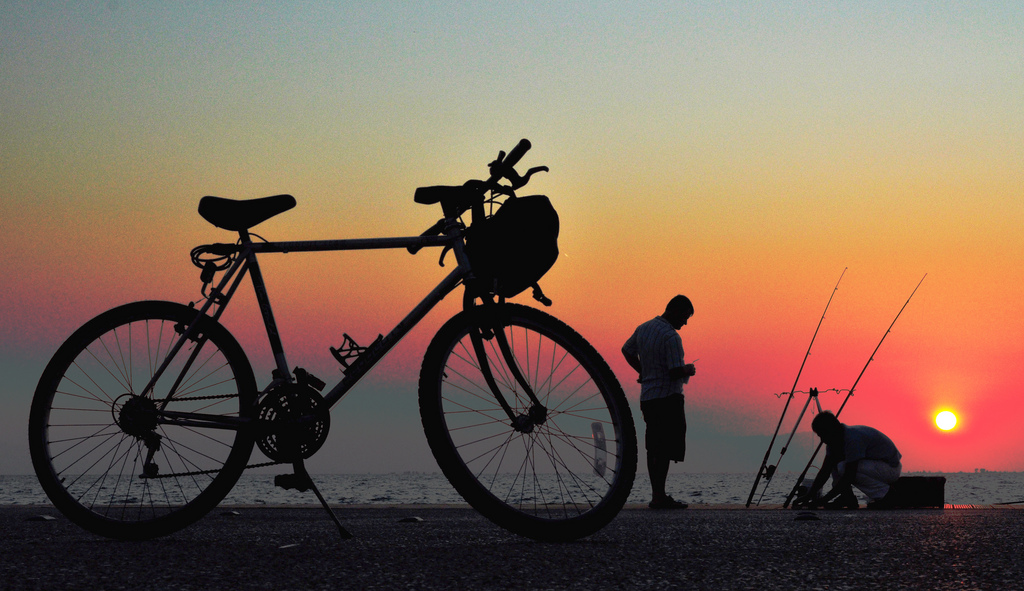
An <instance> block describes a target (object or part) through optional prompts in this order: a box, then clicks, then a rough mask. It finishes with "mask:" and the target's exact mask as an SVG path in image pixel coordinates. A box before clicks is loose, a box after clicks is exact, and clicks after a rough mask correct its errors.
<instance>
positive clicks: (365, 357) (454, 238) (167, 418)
mask: <svg viewBox="0 0 1024 591" xmlns="http://www.w3.org/2000/svg"><path fill="white" fill-rule="evenodd" d="M239 236H240V240H239V242H238V244H236V245H226V244H225V245H221V246H223V247H224V250H225V251H229V250H233V251H234V252H235V253H237V256H236V257H235V260H234V262H233V263H232V264H231V266H230V267H229V268H228V269H227V271H226V272H225V273H224V276H223V277H222V278H221V280H220V282H219V283H218V285H217V286H216V287H215V288H213V289H212V290H211V293H210V294H209V296H208V297H207V298H206V302H205V303H204V304H203V305H202V306H201V307H199V308H198V309H197V313H196V314H197V315H196V318H197V319H199V318H202V317H203V316H204V315H207V314H208V313H209V312H210V311H211V308H213V307H214V306H216V308H215V309H214V310H213V313H212V314H209V317H210V318H212V319H213V320H214V321H217V320H219V318H220V316H221V314H223V312H224V310H225V308H226V307H227V304H228V303H229V302H230V300H231V297H232V296H233V295H234V293H235V291H236V290H237V289H238V286H239V285H240V284H241V283H242V281H243V280H244V278H245V275H246V274H247V273H248V274H249V275H250V276H251V278H252V284H253V290H254V291H255V294H256V301H257V303H258V305H259V309H260V314H261V316H262V318H263V323H264V326H265V328H266V331H267V338H268V340H269V342H270V348H271V351H272V352H273V355H274V361H275V365H276V369H275V370H274V372H273V376H274V380H273V381H272V382H271V384H270V385H269V386H268V387H267V388H266V390H269V389H270V388H271V387H273V386H275V385H277V384H279V383H282V382H289V383H290V382H292V381H294V379H293V377H292V375H291V371H290V370H289V366H288V361H287V359H286V357H285V352H284V346H283V344H282V342H281V337H280V334H279V333H278V330H277V323H276V321H275V320H274V313H273V309H272V308H271V304H270V298H269V296H268V294H267V289H266V284H265V282H264V280H263V275H262V273H261V272H260V267H259V262H258V261H257V255H258V254H264V253H268V254H269V253H290V252H325V251H344V250H379V249H398V248H426V247H437V246H441V247H446V248H451V249H452V251H453V252H454V254H455V258H456V261H457V263H458V264H457V265H456V267H455V269H453V270H452V271H451V272H449V273H448V275H447V276H446V277H445V278H444V279H442V280H441V282H440V283H439V284H438V285H437V286H436V287H435V288H434V289H433V290H431V292H430V293H428V294H427V296H426V297H425V298H424V299H423V300H422V301H421V302H420V303H419V304H417V305H416V307H414V308H413V309H412V311H411V312H409V313H408V314H407V315H406V316H405V318H403V319H402V320H401V321H400V322H399V323H398V324H397V325H396V326H395V327H394V328H393V329H392V330H391V331H390V332H389V333H388V334H387V335H386V336H384V337H383V339H381V340H380V341H379V342H378V343H376V344H375V345H374V346H372V347H371V348H369V349H367V350H366V351H364V352H363V353H362V354H361V355H360V356H359V359H358V360H357V361H356V362H355V363H353V364H352V365H350V366H349V367H348V368H347V370H346V372H345V377H344V378H342V380H341V381H340V382H338V384H337V385H335V386H334V387H333V388H332V389H331V390H330V391H329V392H328V393H327V394H326V395H324V400H325V401H326V403H327V405H328V408H333V407H334V405H335V404H337V403H338V402H339V401H340V400H341V398H342V397H343V396H344V395H345V394H346V393H348V391H349V390H351V389H352V387H353V386H354V385H355V384H356V383H358V382H359V380H360V379H361V378H362V377H363V376H364V375H366V373H368V372H369V371H370V370H371V369H373V367H374V366H375V365H376V363H377V362H378V361H380V360H381V359H382V358H383V357H384V356H385V355H386V354H387V353H388V352H389V351H390V350H391V349H392V348H393V347H394V346H395V345H397V344H398V342H399V341H401V340H402V338H403V337H404V336H405V335H406V334H408V333H409V331H410V330H412V328H413V327H414V326H416V324H418V323H419V321H420V320H422V319H423V317H424V316H426V315H427V313H429V312H430V310H432V309H433V308H434V306H436V305H437V304H438V302H440V301H441V300H443V299H444V298H445V297H447V296H448V295H449V294H450V293H451V292H452V291H454V290H455V288H456V287H458V286H459V284H460V283H462V282H463V280H464V279H465V278H466V277H468V276H469V274H470V272H471V268H470V265H469V262H468V259H467V258H466V255H465V252H464V250H463V241H462V238H463V235H462V231H461V230H454V231H452V232H449V233H447V234H445V235H443V236H409V237H397V238H353V239H338V240H301V241H290V242H253V241H252V239H251V238H250V236H249V233H248V232H247V231H244V230H243V231H241V232H239ZM197 326H198V323H195V322H194V323H192V325H190V326H189V327H188V328H187V329H186V330H185V331H184V332H183V333H182V335H181V337H180V338H179V339H178V342H177V343H176V344H175V345H174V347H173V348H172V350H171V351H170V352H169V354H168V355H167V360H165V361H164V363H163V365H162V366H161V367H160V368H159V369H158V370H157V372H156V373H155V374H154V376H153V378H152V379H151V380H150V382H149V384H147V385H146V388H145V389H144V390H143V395H145V394H147V393H149V392H150V391H151V390H152V388H153V385H154V384H155V383H156V382H157V380H158V379H159V378H160V376H161V374H163V372H164V370H165V369H166V367H167V365H168V364H169V363H170V359H171V358H173V357H174V356H175V355H176V354H177V352H178V351H179V350H180V349H181V347H182V346H184V344H185V342H186V341H188V340H199V339H201V336H200V335H195V332H196V327H197ZM200 348H201V346H200V347H196V349H195V350H194V351H193V352H192V355H191V356H190V358H189V360H188V361H187V362H186V364H185V367H184V369H183V370H182V372H181V374H180V375H179V377H178V381H177V382H176V383H175V384H174V385H173V386H172V388H171V389H170V391H169V392H168V395H167V398H165V399H164V400H163V402H164V404H163V405H161V409H160V412H159V418H158V420H159V421H160V422H163V423H170V424H175V425H193V426H201V427H205V428H224V429H237V428H239V427H240V426H242V425H244V424H248V423H250V422H252V421H251V420H249V419H245V418H239V417H220V416H212V415H211V416H204V415H198V414H196V413H178V412H174V411H168V410H166V409H165V408H164V407H166V404H167V402H169V401H170V399H171V398H173V396H174V393H175V391H176V390H177V388H178V385H179V382H180V381H181V379H182V378H183V377H184V375H185V374H186V373H187V372H188V369H189V367H190V366H191V364H192V362H193V361H194V360H195V358H196V357H197V356H198V352H199V349H200Z"/></svg>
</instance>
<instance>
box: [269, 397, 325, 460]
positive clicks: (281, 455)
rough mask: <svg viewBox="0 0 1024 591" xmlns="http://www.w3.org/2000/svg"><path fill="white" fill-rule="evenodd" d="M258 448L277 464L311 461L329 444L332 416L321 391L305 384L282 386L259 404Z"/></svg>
mask: <svg viewBox="0 0 1024 591" xmlns="http://www.w3.org/2000/svg"><path fill="white" fill-rule="evenodd" d="M258 417H259V422H260V424H261V425H262V428H261V434H260V436H259V437H258V438H257V439H256V445H257V446H259V448H260V451H262V452H263V454H264V455H265V456H267V457H268V458H270V459H271V460H274V461H275V462H296V461H299V460H304V459H307V458H310V457H312V456H313V454H315V453H316V452H317V451H318V450H319V449H320V448H321V447H322V446H323V444H324V442H325V441H327V433H328V431H329V430H330V427H331V414H330V409H329V408H328V407H327V404H326V403H324V399H323V397H322V396H321V395H320V393H319V392H317V391H316V390H314V389H313V388H312V387H310V386H308V385H305V384H281V385H280V386H277V387H275V388H274V389H272V390H271V391H270V392H268V393H267V395H266V396H264V397H263V400H262V401H261V402H260V407H259V414H258Z"/></svg>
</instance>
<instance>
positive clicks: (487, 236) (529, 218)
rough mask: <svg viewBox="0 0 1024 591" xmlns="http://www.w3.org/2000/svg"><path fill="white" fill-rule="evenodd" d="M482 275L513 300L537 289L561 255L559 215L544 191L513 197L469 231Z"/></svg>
mask: <svg viewBox="0 0 1024 591" xmlns="http://www.w3.org/2000/svg"><path fill="white" fill-rule="evenodd" d="M466 255H467V256H468V257H469V261H470V263H471V264H472V265H473V272H474V274H475V275H476V277H477V278H478V279H480V280H482V281H483V282H484V284H485V285H488V286H493V287H492V289H491V291H493V292H494V293H496V294H498V295H500V296H502V297H506V298H510V297H513V296H516V295H518V294H520V293H522V292H523V291H524V290H525V289H526V288H528V287H535V286H536V285H537V282H538V281H540V278H541V277H543V276H544V274H545V273H547V272H548V270H549V269H551V267H552V265H554V264H555V259H557V258H558V213H557V212H555V208H554V207H553V206H552V205H551V201H550V200H549V199H548V198H547V197H545V196H543V195H531V196H528V197H510V198H508V199H507V200H506V201H505V203H504V204H502V206H501V207H499V208H498V211H497V212H495V213H494V215H492V216H491V217H489V218H486V219H483V220H480V221H479V222H476V221H474V222H473V225H472V226H471V227H470V228H468V229H467V230H466Z"/></svg>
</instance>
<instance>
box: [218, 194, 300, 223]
mask: <svg viewBox="0 0 1024 591" xmlns="http://www.w3.org/2000/svg"><path fill="white" fill-rule="evenodd" d="M293 207H295V198H294V197H292V196H291V195H274V196H273V197H261V198H259V199H244V200H236V199H225V198H223V197H210V196H206V197H203V198H202V199H200V200H199V215H201V216H203V219H204V220H206V221H208V222H210V223H211V224H213V225H214V226H217V227H218V228H223V229H225V230H231V231H232V232H241V231H242V230H248V229H249V228H251V227H253V226H255V225H257V224H260V223H262V222H265V221H267V220H269V219H270V218H272V217H274V216H275V215H277V214H279V213H283V212H286V211H288V210H289V209H291V208H293Z"/></svg>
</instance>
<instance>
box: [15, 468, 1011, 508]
mask: <svg viewBox="0 0 1024 591" xmlns="http://www.w3.org/2000/svg"><path fill="white" fill-rule="evenodd" d="M906 475H907V476H944V477H945V478H946V489H945V493H946V495H945V496H946V503H947V504H955V505H992V504H997V503H1024V472H953V473H908V474H906ZM754 476H755V475H754V474H714V473H685V472H680V473H674V474H673V473H670V474H669V478H668V485H667V487H666V488H667V490H668V492H669V494H671V495H672V496H673V497H675V498H676V499H677V500H680V501H683V502H686V503H690V504H707V505H735V504H743V503H746V501H747V496H748V495H749V494H750V488H751V486H752V485H753V484H754ZM796 479H797V474H796V473H786V472H783V473H778V474H776V475H775V477H774V478H773V480H772V482H771V483H769V485H768V487H767V488H766V489H765V487H764V482H763V481H762V482H761V484H759V485H758V488H757V494H756V495H755V496H754V502H755V503H756V502H757V501H758V500H760V504H762V505H779V504H782V502H783V501H784V500H785V498H786V495H787V494H789V492H790V490H792V488H793V486H794V485H795V484H796ZM313 480H314V482H315V483H316V484H317V486H318V487H319V488H320V491H321V492H322V493H323V495H324V497H325V498H326V499H327V501H328V502H330V503H331V504H332V505H333V504H339V505H346V504H348V505H375V504H379V505H407V504H428V505H448V504H463V503H464V501H463V500H462V497H460V496H459V494H458V493H457V492H456V491H455V489H454V488H452V486H451V484H449V483H448V480H447V479H446V478H445V477H444V475H442V474H440V473H436V472H400V473H390V474H314V475H313ZM650 490H651V485H650V481H649V480H648V478H647V474H645V473H644V474H637V477H636V482H635V483H634V484H633V490H632V493H631V494H630V497H629V500H628V501H627V502H629V503H646V502H647V501H649V500H650ZM762 490H764V491H765V492H764V496H763V497H762V496H761V491H762ZM861 500H862V501H863V500H864V499H861ZM48 502H49V501H48V500H47V498H46V495H45V494H44V493H43V490H42V487H40V486H39V481H38V480H36V477H35V476H0V505H35V504H48ZM316 503H317V500H316V497H315V496H313V493H312V491H309V492H305V493H302V492H297V491H294V490H284V489H281V488H277V487H275V486H274V475H273V474H271V473H262V472H260V473H247V474H243V475H242V477H241V479H239V481H238V483H237V484H236V485H235V486H234V488H233V489H232V491H231V493H229V494H228V496H227V498H226V499H225V500H224V502H223V504H226V505H309V504H316Z"/></svg>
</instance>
